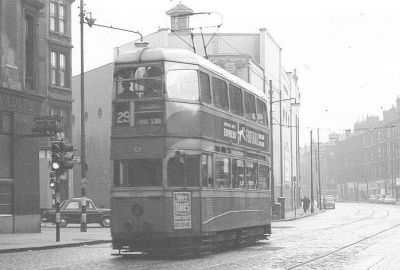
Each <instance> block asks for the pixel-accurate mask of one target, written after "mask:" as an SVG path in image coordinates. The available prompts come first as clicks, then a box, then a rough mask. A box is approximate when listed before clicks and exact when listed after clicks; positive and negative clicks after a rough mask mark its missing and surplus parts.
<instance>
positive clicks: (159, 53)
mask: <svg viewBox="0 0 400 270" xmlns="http://www.w3.org/2000/svg"><path fill="white" fill-rule="evenodd" d="M151 61H173V62H181V63H187V64H195V65H200V66H202V67H204V68H206V69H208V70H210V71H212V72H215V73H217V74H218V75H220V76H222V77H224V78H226V79H227V80H229V81H231V82H233V83H235V84H237V85H239V86H241V87H242V88H245V89H247V90H249V91H251V92H252V93H254V94H256V95H258V96H260V97H262V98H264V99H267V96H266V94H265V93H263V92H262V91H261V90H260V89H258V88H257V87H255V86H254V85H251V84H249V83H247V82H246V81H244V80H242V79H240V78H239V77H237V76H235V75H233V74H231V73H229V72H228V71H226V70H225V69H223V68H221V67H219V66H217V65H215V64H214V63H212V62H211V61H208V60H207V59H205V58H204V57H201V56H200V55H198V54H195V53H193V52H191V51H188V50H183V49H172V48H148V47H146V48H137V49H133V50H129V51H125V52H122V53H119V54H118V55H117V56H116V57H115V58H114V62H115V63H116V64H124V63H139V62H151Z"/></svg>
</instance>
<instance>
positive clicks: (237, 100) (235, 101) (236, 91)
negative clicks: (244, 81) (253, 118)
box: [229, 85, 243, 115]
mask: <svg viewBox="0 0 400 270" xmlns="http://www.w3.org/2000/svg"><path fill="white" fill-rule="evenodd" d="M229 98H230V102H231V111H232V112H233V113H235V114H238V115H243V94H242V90H241V89H240V88H238V87H236V86H233V85H229Z"/></svg>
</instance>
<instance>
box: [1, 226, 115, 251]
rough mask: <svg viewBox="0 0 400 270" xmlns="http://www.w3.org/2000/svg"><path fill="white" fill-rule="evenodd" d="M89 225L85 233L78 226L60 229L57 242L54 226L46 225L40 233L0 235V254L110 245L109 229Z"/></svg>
mask: <svg viewBox="0 0 400 270" xmlns="http://www.w3.org/2000/svg"><path fill="white" fill-rule="evenodd" d="M90 225H91V224H89V225H88V228H87V231H86V232H81V231H80V227H79V224H76V225H75V224H69V225H68V226H67V227H66V228H61V229H60V241H59V242H56V229H55V226H54V225H51V224H46V223H45V224H42V228H41V232H40V233H13V234H0V253H9V252H21V251H29V250H41V249H51V248H61V247H74V246H83V245H95V244H101V243H111V231H110V228H103V227H100V226H99V225H92V226H90Z"/></svg>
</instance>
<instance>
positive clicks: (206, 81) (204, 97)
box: [200, 71, 211, 104]
mask: <svg viewBox="0 0 400 270" xmlns="http://www.w3.org/2000/svg"><path fill="white" fill-rule="evenodd" d="M200 93H201V101H203V102H205V103H208V104H211V87H210V76H208V74H206V73H204V72H201V71H200Z"/></svg>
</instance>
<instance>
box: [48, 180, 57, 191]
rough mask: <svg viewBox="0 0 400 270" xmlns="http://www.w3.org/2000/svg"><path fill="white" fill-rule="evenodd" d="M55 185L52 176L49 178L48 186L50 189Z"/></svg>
mask: <svg viewBox="0 0 400 270" xmlns="http://www.w3.org/2000/svg"><path fill="white" fill-rule="evenodd" d="M55 186H56V181H55V179H54V178H51V179H50V183H49V187H50V188H51V189H54V187H55Z"/></svg>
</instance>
